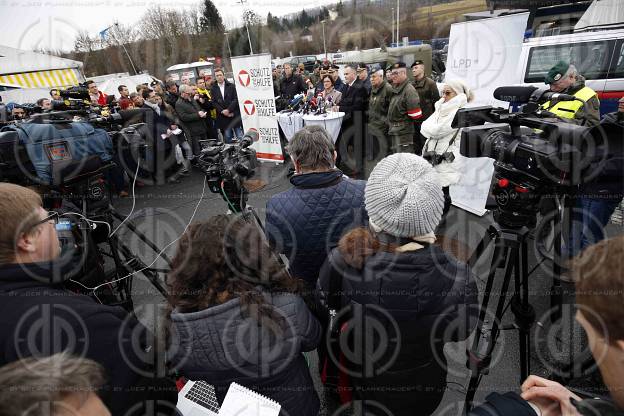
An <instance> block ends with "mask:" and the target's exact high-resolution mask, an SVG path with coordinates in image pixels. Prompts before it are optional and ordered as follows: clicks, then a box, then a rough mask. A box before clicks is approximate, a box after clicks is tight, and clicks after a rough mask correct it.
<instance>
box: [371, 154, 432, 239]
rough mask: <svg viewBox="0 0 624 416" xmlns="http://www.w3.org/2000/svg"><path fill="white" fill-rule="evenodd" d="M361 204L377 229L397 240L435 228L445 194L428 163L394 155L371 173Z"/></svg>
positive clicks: (382, 161) (411, 156)
mask: <svg viewBox="0 0 624 416" xmlns="http://www.w3.org/2000/svg"><path fill="white" fill-rule="evenodd" d="M364 203H365V205H366V210H367V211H368V217H369V218H370V221H371V222H372V223H373V224H375V225H376V226H377V227H379V228H381V229H382V230H384V231H385V232H387V233H388V234H392V235H395V236H397V237H417V236H422V235H425V234H427V233H430V232H433V231H434V230H435V229H436V227H437V226H438V224H439V222H440V219H441V218H442V210H443V207H444V194H443V192H442V186H441V185H440V184H439V182H438V178H437V173H436V171H435V170H434V169H433V167H431V165H430V164H429V162H427V161H426V160H425V159H423V158H422V157H420V156H416V155H414V154H411V153H395V154H393V155H390V156H388V157H386V158H385V159H383V160H381V161H380V162H379V163H378V164H377V166H375V168H374V169H373V171H372V172H371V175H370V177H369V178H368V183H367V184H366V190H365V192H364Z"/></svg>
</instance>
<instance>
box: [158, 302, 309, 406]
mask: <svg viewBox="0 0 624 416" xmlns="http://www.w3.org/2000/svg"><path fill="white" fill-rule="evenodd" d="M264 296H265V299H266V300H267V303H269V304H271V305H273V307H274V311H275V312H277V315H278V316H280V317H282V318H283V320H282V322H281V323H279V324H278V323H277V322H276V320H274V318H270V317H268V318H267V319H266V320H264V321H263V324H262V325H258V321H256V319H255V318H253V317H250V316H247V315H243V314H242V313H241V305H240V300H239V299H238V298H235V299H231V300H229V301H227V302H225V303H223V304H221V305H217V306H212V307H210V308H208V309H204V310H201V311H198V312H191V313H180V312H179V311H177V310H174V311H173V312H172V313H171V323H172V325H171V337H172V341H171V343H170V348H169V353H168V355H169V357H170V358H171V364H172V365H173V367H174V368H175V369H176V370H177V371H178V372H179V374H180V375H182V376H184V377H186V378H187V379H189V380H193V381H195V380H204V381H206V382H208V383H210V384H212V385H214V386H215V391H216V395H217V399H218V400H219V402H220V403H221V402H222V401H223V399H224V398H225V394H226V393H227V390H228V387H229V386H230V383H232V382H234V381H235V382H237V383H238V384H241V385H243V386H245V387H247V388H249V389H252V390H254V391H256V392H258V393H260V394H263V395H264V396H267V397H269V398H271V399H273V400H275V401H277V402H278V403H279V404H280V405H281V406H282V412H281V413H280V416H286V415H288V416H292V415H302V416H316V415H317V413H318V410H319V406H320V403H319V399H318V396H317V394H316V391H315V390H314V385H313V383H312V378H311V377H310V371H309V369H308V365H307V363H306V360H305V357H304V356H303V354H302V351H311V350H314V349H315V348H316V346H317V344H318V343H319V341H320V339H321V326H320V325H319V323H318V321H317V320H316V318H314V317H313V316H312V314H311V313H310V311H309V310H308V308H307V306H306V304H305V303H304V301H303V300H302V299H301V297H299V296H296V295H293V294H273V295H271V294H269V293H265V294H264Z"/></svg>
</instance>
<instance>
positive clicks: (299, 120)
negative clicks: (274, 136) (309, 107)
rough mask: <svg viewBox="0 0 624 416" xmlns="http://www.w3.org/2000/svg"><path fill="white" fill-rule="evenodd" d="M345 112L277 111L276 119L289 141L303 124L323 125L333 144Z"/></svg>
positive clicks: (336, 138)
mask: <svg viewBox="0 0 624 416" xmlns="http://www.w3.org/2000/svg"><path fill="white" fill-rule="evenodd" d="M344 116H345V113H343V112H329V113H325V114H319V115H314V114H306V115H303V114H302V113H299V112H291V111H282V112H279V113H277V121H278V123H279V125H280V127H281V128H282V131H283V132H284V136H285V137H286V140H288V141H290V140H291V139H292V138H293V136H294V135H295V133H296V132H298V131H299V130H301V129H302V128H303V126H304V125H305V126H323V127H325V130H327V132H328V133H329V135H330V136H331V138H332V140H333V141H334V144H335V143H336V140H338V135H339V134H340V127H341V126H342V120H343V119H344Z"/></svg>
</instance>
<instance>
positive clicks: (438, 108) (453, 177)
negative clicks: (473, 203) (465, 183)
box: [420, 80, 474, 216]
mask: <svg viewBox="0 0 624 416" xmlns="http://www.w3.org/2000/svg"><path fill="white" fill-rule="evenodd" d="M473 98H474V95H473V93H472V91H471V90H470V88H468V87H467V86H466V84H464V83H463V82H462V81H459V80H452V81H447V82H446V83H445V84H444V86H443V87H442V98H440V99H439V100H438V101H437V102H436V103H435V111H434V112H433V114H432V115H431V116H430V117H429V118H427V120H425V121H424V122H423V123H422V125H421V127H420V134H421V135H422V136H423V137H424V138H425V139H426V140H427V141H426V142H425V144H424V146H423V154H422V156H423V158H425V159H426V160H427V161H428V162H429V163H431V165H433V167H434V168H435V170H436V172H438V175H439V178H440V183H441V185H442V190H443V191H444V213H443V214H442V215H443V216H446V213H447V212H448V210H449V209H450V208H451V194H450V192H449V186H451V185H454V184H456V183H457V182H459V178H460V177H461V174H462V172H461V169H462V166H461V164H460V163H459V158H458V157H457V156H458V155H459V143H460V137H458V136H459V130H460V129H455V128H453V127H451V123H452V122H453V118H454V117H455V114H456V113H457V110H459V109H460V108H462V107H463V106H465V105H466V103H469V102H470V101H472V100H473Z"/></svg>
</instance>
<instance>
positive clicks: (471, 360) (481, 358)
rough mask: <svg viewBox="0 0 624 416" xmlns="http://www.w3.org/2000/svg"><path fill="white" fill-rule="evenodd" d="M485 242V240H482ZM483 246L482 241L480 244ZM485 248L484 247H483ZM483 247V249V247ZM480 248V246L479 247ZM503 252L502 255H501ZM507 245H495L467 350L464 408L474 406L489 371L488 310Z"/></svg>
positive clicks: (490, 329)
mask: <svg viewBox="0 0 624 416" xmlns="http://www.w3.org/2000/svg"><path fill="white" fill-rule="evenodd" d="M482 242H483V240H482ZM479 246H481V243H480V244H479ZM483 248H484V247H483ZM483 248H482V249H483ZM477 250H479V247H478V248H477ZM501 253H502V256H501ZM507 253H508V249H507V247H502V246H501V245H500V244H499V240H497V244H496V246H495V247H494V253H493V254H492V262H491V265H490V269H489V271H488V276H487V281H486V283H485V292H484V293H483V300H482V301H481V306H480V309H479V319H478V321H477V327H476V328H475V337H474V340H473V342H472V348H471V349H469V350H467V351H466V354H467V356H468V359H467V362H466V366H467V367H468V369H469V370H470V373H471V374H470V381H469V383H468V388H467V391H466V401H465V408H464V410H465V411H467V410H469V409H470V408H471V407H472V401H473V399H474V395H475V393H476V389H477V387H478V385H479V382H480V381H481V375H482V374H483V373H484V372H486V371H487V365H488V363H486V360H487V359H488V358H489V357H488V350H490V343H491V342H492V339H493V338H492V336H491V335H492V326H493V324H494V323H490V322H489V321H486V315H487V311H488V305H489V302H490V294H491V293H492V288H493V287H494V280H495V277H496V270H497V268H498V264H499V263H500V260H501V259H504V258H505V257H506V256H507ZM473 256H474V255H473Z"/></svg>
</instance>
